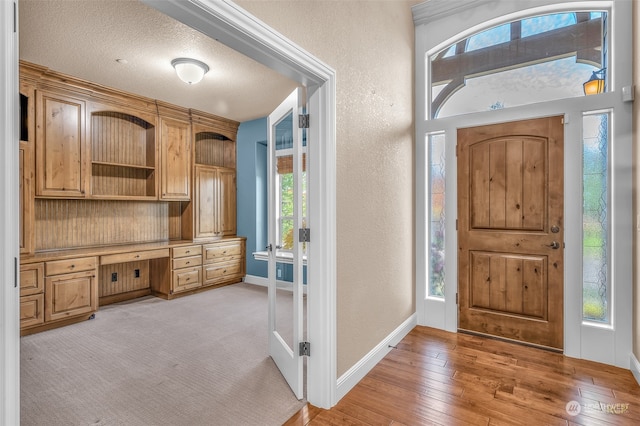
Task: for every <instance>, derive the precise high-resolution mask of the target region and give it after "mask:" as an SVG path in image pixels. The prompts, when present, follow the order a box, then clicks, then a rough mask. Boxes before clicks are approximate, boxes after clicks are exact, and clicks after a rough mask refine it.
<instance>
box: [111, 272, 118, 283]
mask: <svg viewBox="0 0 640 426" xmlns="http://www.w3.org/2000/svg"><path fill="white" fill-rule="evenodd" d="M116 281H118V273H117V272H112V273H111V282H112V283H115V282H116Z"/></svg>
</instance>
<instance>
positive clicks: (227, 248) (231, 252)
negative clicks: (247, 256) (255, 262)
mask: <svg viewBox="0 0 640 426" xmlns="http://www.w3.org/2000/svg"><path fill="white" fill-rule="evenodd" d="M240 255H242V245H241V244H240V243H232V244H209V245H206V246H204V263H213V262H224V261H226V260H231V259H233V258H235V257H237V256H240Z"/></svg>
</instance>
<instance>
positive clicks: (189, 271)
mask: <svg viewBox="0 0 640 426" xmlns="http://www.w3.org/2000/svg"><path fill="white" fill-rule="evenodd" d="M201 271H202V268H201V267H195V268H185V269H177V270H175V271H173V286H172V287H173V288H172V290H173V293H179V292H181V291H186V290H191V289H193V288H198V287H200V286H201V285H202V276H201Z"/></svg>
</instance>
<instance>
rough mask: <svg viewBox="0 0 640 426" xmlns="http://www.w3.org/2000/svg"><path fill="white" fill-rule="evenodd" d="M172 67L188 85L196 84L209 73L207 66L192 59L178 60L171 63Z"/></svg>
mask: <svg viewBox="0 0 640 426" xmlns="http://www.w3.org/2000/svg"><path fill="white" fill-rule="evenodd" d="M171 65H172V66H173V68H175V70H176V74H178V77H179V78H180V80H182V81H184V82H185V83H187V84H196V83H197V82H199V81H200V80H202V78H203V77H204V75H205V74H206V73H207V72H208V71H209V66H208V65H207V64H205V63H204V62H200V61H198V60H196V59H191V58H176V59H174V60H173V61H171Z"/></svg>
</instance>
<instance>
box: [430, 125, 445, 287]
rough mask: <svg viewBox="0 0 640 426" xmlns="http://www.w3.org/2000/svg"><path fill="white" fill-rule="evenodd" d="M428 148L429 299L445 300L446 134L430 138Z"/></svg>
mask: <svg viewBox="0 0 640 426" xmlns="http://www.w3.org/2000/svg"><path fill="white" fill-rule="evenodd" d="M427 145H428V147H429V157H428V158H429V169H428V179H429V182H428V185H429V186H428V187H429V195H428V199H429V201H428V205H429V226H428V229H429V252H428V256H429V288H428V292H427V294H428V296H429V297H435V298H444V288H445V281H444V265H445V257H444V227H445V215H444V202H445V200H444V199H445V192H444V190H445V134H444V133H433V134H430V135H428V136H427Z"/></svg>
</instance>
